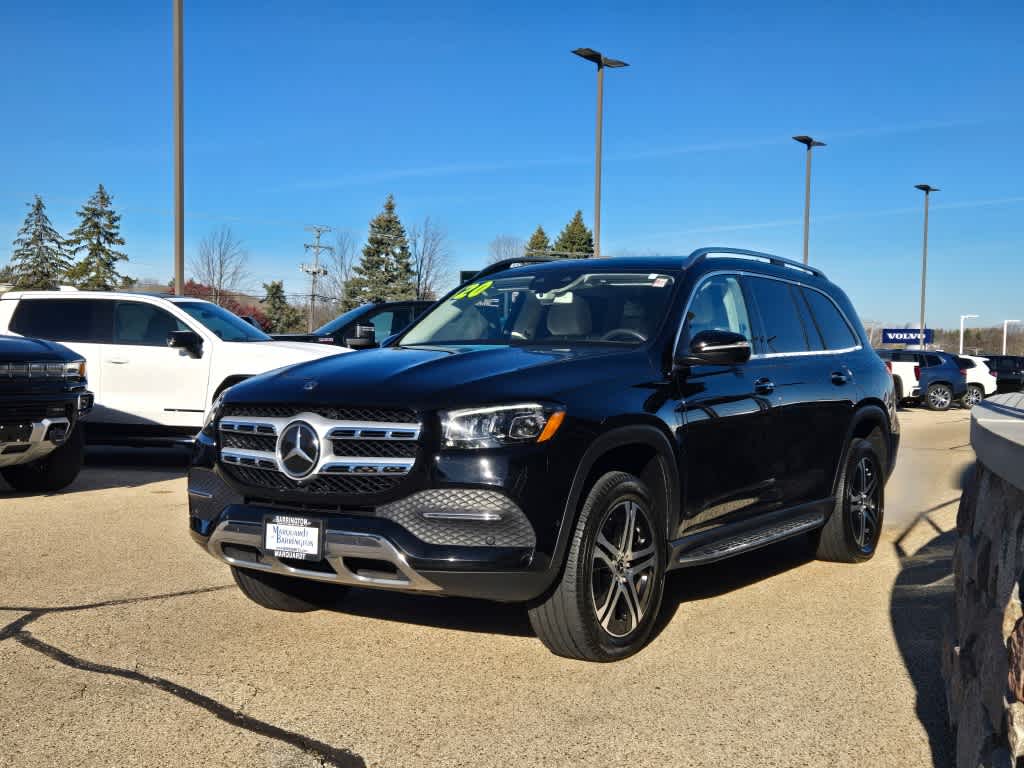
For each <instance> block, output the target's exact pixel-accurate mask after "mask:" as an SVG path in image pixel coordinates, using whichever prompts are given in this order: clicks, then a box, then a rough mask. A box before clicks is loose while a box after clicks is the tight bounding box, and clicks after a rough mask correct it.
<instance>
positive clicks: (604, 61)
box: [573, 48, 629, 257]
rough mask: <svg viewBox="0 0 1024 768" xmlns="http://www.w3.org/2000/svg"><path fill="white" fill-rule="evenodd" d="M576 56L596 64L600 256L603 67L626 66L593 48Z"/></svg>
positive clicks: (597, 237) (597, 249)
mask: <svg viewBox="0 0 1024 768" xmlns="http://www.w3.org/2000/svg"><path fill="white" fill-rule="evenodd" d="M573 53H575V54H576V55H577V56H579V57H580V58H582V59H586V60H587V61H592V62H594V64H596V65H597V133H596V140H595V142H594V144H595V146H594V256H595V257H600V256H601V123H602V114H603V112H604V68H605V67H611V68H612V69H617V68H619V67H628V66H629V64H627V63H626V62H624V61H619V60H618V59H609V58H606V57H605V56H602V55H601V53H600V52H598V51H595V50H594V49H593V48H577V49H576V50H574V51H573Z"/></svg>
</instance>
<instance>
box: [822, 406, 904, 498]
mask: <svg viewBox="0 0 1024 768" xmlns="http://www.w3.org/2000/svg"><path fill="white" fill-rule="evenodd" d="M876 431H877V433H878V434H877V436H875V433H876ZM890 432H891V425H890V423H889V416H888V414H887V413H886V411H885V405H884V403H882V401H881V400H874V399H872V400H865V401H862V402H861V403H859V404H858V405H857V409H856V410H855V411H854V413H853V418H852V419H850V426H849V427H848V428H847V430H846V436H845V439H844V442H843V450H842V453H841V454H840V457H839V464H838V466H837V467H836V473H835V477H834V479H833V480H832V493H833V494H835V493H836V492H837V489H838V486H839V478H840V477H841V476H842V474H843V467H844V466H846V459H847V456H848V455H849V453H850V444H851V443H852V442H853V440H854V439H856V438H863V439H864V440H870V441H871V443H872V444H873V445H874V446H875V450H876V451H878V452H879V455H880V456H881V458H882V466H884V467H886V471H889V468H890V455H889V453H890V451H891V450H892V446H891V445H890V444H889V441H888V440H887V439H886V435H888V434H889V433H890Z"/></svg>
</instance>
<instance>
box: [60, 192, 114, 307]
mask: <svg viewBox="0 0 1024 768" xmlns="http://www.w3.org/2000/svg"><path fill="white" fill-rule="evenodd" d="M110 203H111V197H110V195H109V194H107V190H105V189H104V188H103V185H102V184H100V185H99V188H98V189H97V190H96V192H95V194H94V195H93V196H92V197H90V198H89V199H88V201H86V203H85V205H83V206H82V208H81V209H80V210H79V211H78V217H79V218H80V219H81V223H80V224H79V225H78V227H77V228H76V229H75V230H74V231H73V232H71V234H70V235H68V245H69V246H70V247H71V251H72V253H74V254H75V255H77V254H79V253H82V252H83V251H84V252H85V255H84V256H82V257H81V259H80V260H79V261H78V263H77V264H75V265H74V266H73V267H71V269H70V270H68V278H69V279H70V280H71V282H72V283H74V284H75V285H76V286H78V287H79V288H84V289H87V290H92V291H112V290H114V289H115V288H117V287H118V286H119V285H120V284H121V281H122V280H123V278H122V276H121V275H120V274H119V273H118V271H117V262H119V261H126V260H127V259H128V256H127V255H126V254H125V253H123V252H121V251H115V250H114V247H115V246H118V245H124V239H123V238H122V237H121V216H120V214H118V213H115V212H114V209H113V208H111V207H110Z"/></svg>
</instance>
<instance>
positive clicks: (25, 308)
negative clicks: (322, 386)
mask: <svg viewBox="0 0 1024 768" xmlns="http://www.w3.org/2000/svg"><path fill="white" fill-rule="evenodd" d="M0 333H10V334H14V335H18V336H34V337H37V338H43V339H49V340H51V341H59V342H60V343H61V344H63V345H65V346H66V347H68V348H70V349H72V350H74V351H75V352H76V353H78V354H79V355H81V356H82V357H84V358H85V359H86V361H87V362H88V369H89V385H90V389H92V391H93V392H94V393H95V395H96V403H95V407H94V409H93V412H92V414H91V415H90V417H89V420H88V423H89V433H90V436H93V435H94V434H96V433H97V432H99V433H109V434H114V435H131V436H134V437H147V436H148V437H165V436H174V435H182V436H184V435H194V434H195V433H196V432H198V431H199V429H201V428H202V426H203V416H204V414H205V413H206V411H207V410H208V409H209V407H210V404H211V403H212V402H213V400H214V399H215V398H216V396H217V395H218V394H219V393H220V392H221V391H222V390H223V389H225V388H226V387H229V386H231V385H232V384H235V383H237V382H239V381H241V380H242V379H246V378H248V377H249V376H254V375H256V374H260V373H265V372H267V371H271V370H274V369H276V368H282V367H284V366H287V365H293V364H295V363H301V362H305V361H307V360H313V359H316V358H321V357H326V356H327V355H335V354H345V353H348V352H350V350H348V349H346V348H344V347H335V346H325V345H317V344H307V343H302V342H287V341H273V340H271V338H270V337H269V336H267V335H266V334H265V333H263V331H261V330H259V329H258V328H255V327H253V326H252V325H250V324H249V323H247V322H245V321H244V320H242V319H241V318H239V317H238V316H237V315H234V314H232V313H231V312H228V311H227V310H226V309H223V308H222V307H219V306H217V305H216V304H212V303H210V302H208V301H203V300H201V299H193V298H187V297H163V296H152V295H146V294H138V293H106V292H100V291H74V290H68V291H23V292H21V291H15V292H11V293H5V294H3V295H2V296H0ZM108 428H109V429H108Z"/></svg>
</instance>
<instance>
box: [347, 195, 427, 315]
mask: <svg viewBox="0 0 1024 768" xmlns="http://www.w3.org/2000/svg"><path fill="white" fill-rule="evenodd" d="M413 278H414V274H413V269H412V259H411V257H410V254H409V241H408V239H407V238H406V236H405V227H403V226H402V222H401V221H400V220H399V218H398V214H397V213H395V199H394V197H392V196H391V195H388V196H387V199H386V200H385V201H384V210H382V211H381V212H380V213H379V214H377V216H376V217H375V218H374V219H373V221H371V222H370V233H369V236H368V237H367V239H366V245H364V246H363V257H362V259H361V260H360V262H359V263H358V264H357V265H356V266H355V267H354V268H353V269H352V278H351V279H350V280H349V281H348V286H347V289H346V291H345V303H344V306H343V307H342V309H345V310H347V309H352V308H353V307H358V306H359V305H361V304H366V303H367V302H369V301H400V300H402V299H414V298H416V283H415V281H414V279H413Z"/></svg>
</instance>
